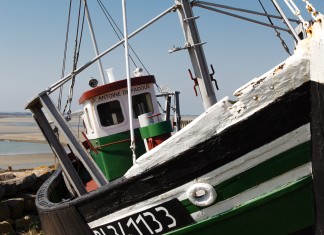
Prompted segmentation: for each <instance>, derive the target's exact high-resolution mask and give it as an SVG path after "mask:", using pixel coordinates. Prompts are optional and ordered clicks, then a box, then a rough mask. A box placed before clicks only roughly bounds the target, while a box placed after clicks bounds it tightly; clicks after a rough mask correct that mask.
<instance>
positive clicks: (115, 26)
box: [97, 0, 150, 74]
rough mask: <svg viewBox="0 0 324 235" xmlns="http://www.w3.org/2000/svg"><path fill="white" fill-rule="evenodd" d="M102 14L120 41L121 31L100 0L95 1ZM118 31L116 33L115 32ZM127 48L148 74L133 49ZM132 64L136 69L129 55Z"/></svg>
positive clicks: (122, 36)
mask: <svg viewBox="0 0 324 235" xmlns="http://www.w3.org/2000/svg"><path fill="white" fill-rule="evenodd" d="M97 2H98V4H99V6H100V8H101V10H102V12H103V13H104V15H105V17H106V19H107V20H108V22H109V24H110V26H111V27H112V29H113V30H114V32H115V34H116V36H117V37H118V39H119V40H120V41H121V40H122V38H124V34H123V33H122V31H121V30H120V28H119V27H118V25H117V24H116V22H115V21H114V19H113V17H112V16H111V15H110V13H109V11H108V10H107V8H106V7H105V6H104V4H103V3H102V1H101V0H97ZM117 30H118V31H117ZM123 46H124V47H125V45H124V44H123ZM128 46H129V48H130V49H131V51H132V52H133V53H134V55H135V57H136V59H137V60H138V61H139V63H140V64H141V66H142V67H143V69H144V70H145V71H146V73H147V74H150V73H149V72H148V70H147V68H146V67H145V65H144V63H143V62H142V60H141V59H140V58H139V57H138V55H137V53H136V52H135V50H134V49H133V47H132V46H131V45H128ZM129 57H130V59H131V61H132V63H133V64H134V66H135V67H138V66H137V65H136V63H135V61H134V59H133V57H132V56H131V55H129Z"/></svg>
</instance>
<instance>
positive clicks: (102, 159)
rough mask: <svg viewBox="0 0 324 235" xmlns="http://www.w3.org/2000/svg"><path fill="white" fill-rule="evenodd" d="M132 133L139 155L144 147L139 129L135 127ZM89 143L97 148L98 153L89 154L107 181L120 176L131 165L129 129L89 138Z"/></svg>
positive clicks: (143, 150) (142, 152)
mask: <svg viewBox="0 0 324 235" xmlns="http://www.w3.org/2000/svg"><path fill="white" fill-rule="evenodd" d="M134 134H135V140H136V151H135V152H136V156H137V157H139V156H141V155H142V154H144V153H145V152H146V149H145V146H144V142H143V141H142V139H141V135H140V132H139V130H138V129H135V130H134ZM91 143H92V145H93V146H94V147H95V148H97V149H98V154H96V153H94V152H93V151H91V156H92V157H93V159H94V160H95V162H96V163H97V165H98V166H99V168H100V170H101V171H102V172H103V174H104V175H105V176H106V177H107V179H108V180H109V181H112V180H114V179H117V178H120V177H121V176H123V175H124V174H125V173H126V171H127V170H128V169H129V168H130V167H131V166H132V165H133V159H132V151H131V149H130V135H129V131H126V132H122V133H118V134H115V135H111V136H106V137H103V138H99V139H95V140H91Z"/></svg>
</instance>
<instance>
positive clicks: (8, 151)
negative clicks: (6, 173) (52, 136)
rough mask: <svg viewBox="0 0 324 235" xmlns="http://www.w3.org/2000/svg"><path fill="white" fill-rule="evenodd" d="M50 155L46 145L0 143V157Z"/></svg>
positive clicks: (14, 142)
mask: <svg viewBox="0 0 324 235" xmlns="http://www.w3.org/2000/svg"><path fill="white" fill-rule="evenodd" d="M36 153H51V149H50V147H49V146H48V145H47V144H40V143H28V142H16V141H0V155H18V154H36Z"/></svg>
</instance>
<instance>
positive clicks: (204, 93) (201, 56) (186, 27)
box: [175, 0, 217, 110]
mask: <svg viewBox="0 0 324 235" xmlns="http://www.w3.org/2000/svg"><path fill="white" fill-rule="evenodd" d="M175 3H176V4H177V5H178V6H179V8H178V10H179V17H180V23H181V25H182V28H183V31H184V35H185V39H186V47H187V49H188V52H189V55H190V59H191V63H192V67H193V70H194V73H195V76H196V77H197V80H198V85H199V90H200V94H201V97H202V99H203V105H204V109H205V110H207V109H208V108H209V107H211V106H212V105H213V104H215V103H216V102H217V99H216V95H215V91H214V88H213V86H212V81H211V78H210V74H209V70H208V65H207V62H206V58H205V53H204V50H203V47H202V43H201V41H200V37H199V33H198V29H197V25H196V22H195V20H196V18H195V17H194V15H193V12H192V8H191V4H190V1H189V0H175Z"/></svg>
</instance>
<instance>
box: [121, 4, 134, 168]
mask: <svg viewBox="0 0 324 235" xmlns="http://www.w3.org/2000/svg"><path fill="white" fill-rule="evenodd" d="M122 3H123V4H122V5H123V24H124V37H125V61H126V77H127V91H128V94H127V96H128V111H129V132H130V137H131V145H130V149H131V150H132V153H133V164H135V163H136V154H135V148H136V145H135V138H134V128H133V102H132V91H131V88H132V84H131V80H130V69H129V53H128V32H127V17H126V0H123V1H122Z"/></svg>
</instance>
